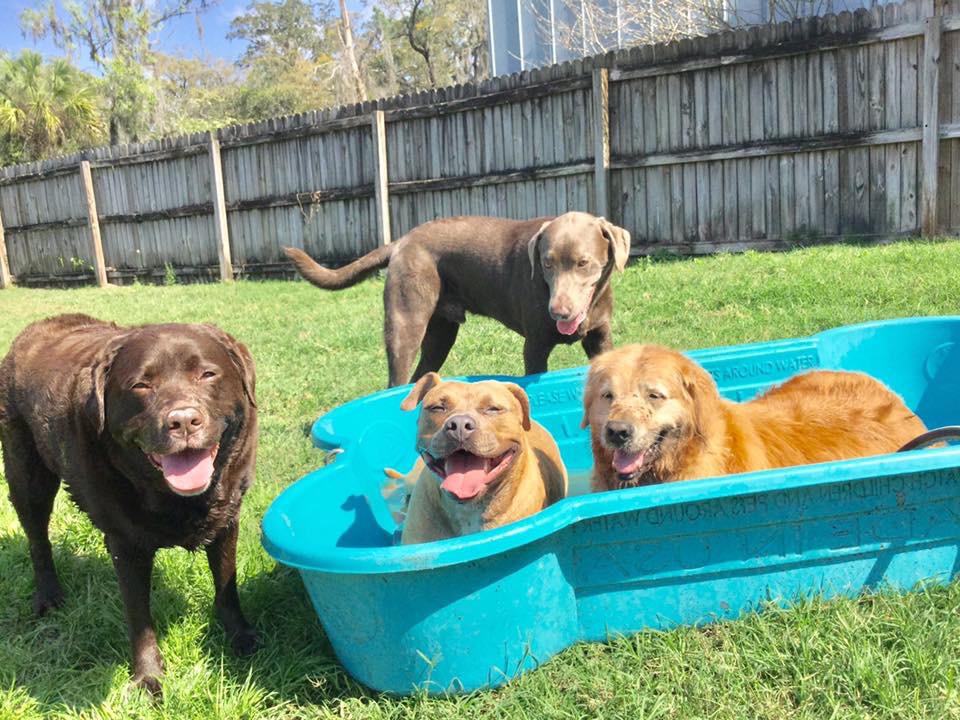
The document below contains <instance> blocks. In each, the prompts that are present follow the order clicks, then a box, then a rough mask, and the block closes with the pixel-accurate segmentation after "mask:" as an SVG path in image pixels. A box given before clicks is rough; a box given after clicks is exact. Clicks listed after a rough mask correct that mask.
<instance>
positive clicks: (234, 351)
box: [201, 323, 257, 407]
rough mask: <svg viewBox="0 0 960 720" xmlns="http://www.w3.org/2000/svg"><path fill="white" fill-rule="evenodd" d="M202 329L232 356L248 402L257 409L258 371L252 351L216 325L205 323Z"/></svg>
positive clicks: (231, 358) (231, 359)
mask: <svg viewBox="0 0 960 720" xmlns="http://www.w3.org/2000/svg"><path fill="white" fill-rule="evenodd" d="M201 327H203V328H204V329H205V330H206V331H207V332H208V333H210V334H211V335H212V336H213V337H214V339H215V340H216V341H217V342H218V343H220V344H221V345H222V346H223V348H224V349H225V350H226V351H227V355H229V356H230V361H231V362H232V363H233V365H234V367H235V368H236V369H237V372H239V373H240V378H241V380H242V382H243V394H244V395H246V396H247V401H248V402H249V403H250V405H251V406H252V407H256V406H257V401H256V389H257V388H256V385H257V376H256V369H255V367H254V363H253V356H252V355H251V354H250V351H249V350H247V346H246V345H244V344H243V343H242V342H240V341H239V340H237V339H236V338H234V337H233V336H232V335H230V334H229V333H226V332H224V331H223V330H221V329H220V328H218V327H217V326H216V325H210V324H209V323H204V324H203V325H201Z"/></svg>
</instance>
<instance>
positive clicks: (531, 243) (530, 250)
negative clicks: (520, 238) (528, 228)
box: [527, 220, 553, 280]
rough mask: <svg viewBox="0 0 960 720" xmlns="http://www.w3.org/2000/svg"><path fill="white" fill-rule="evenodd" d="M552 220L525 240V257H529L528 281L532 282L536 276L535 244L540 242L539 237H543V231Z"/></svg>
mask: <svg viewBox="0 0 960 720" xmlns="http://www.w3.org/2000/svg"><path fill="white" fill-rule="evenodd" d="M551 222H553V221H552V220H547V221H546V222H545V223H543V225H541V226H540V229H539V230H537V231H536V232H535V233H534V234H533V237H532V238H530V239H529V240H527V255H528V256H529V257H530V279H531V280H533V278H535V277H536V276H537V243H539V242H540V236H541V235H543V231H544V230H546V229H547V225H549V224H550V223H551Z"/></svg>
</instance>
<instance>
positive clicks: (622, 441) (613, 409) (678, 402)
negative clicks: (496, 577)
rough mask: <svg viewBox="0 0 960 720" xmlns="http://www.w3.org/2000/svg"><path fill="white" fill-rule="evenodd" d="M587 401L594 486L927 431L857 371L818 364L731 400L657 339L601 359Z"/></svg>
mask: <svg viewBox="0 0 960 720" xmlns="http://www.w3.org/2000/svg"><path fill="white" fill-rule="evenodd" d="M583 402H584V417H583V427H587V426H588V425H589V426H590V428H591V442H592V446H593V459H594V468H593V476H592V478H591V489H592V490H593V491H594V492H597V491H601V490H612V489H617V488H625V487H636V486H639V485H651V484H655V483H664V482H674V481H676V480H693V479H696V478H705V477H714V476H717V475H728V474H733V473H741V472H750V471H754V470H768V469H771V468H781V467H788V466H791V465H803V464H807V463H819V462H827V461H831V460H845V459H849V458H857V457H865V456H868V455H880V454H883V453H890V452H895V451H896V450H897V449H898V448H900V447H901V446H902V445H903V444H904V443H906V442H907V441H908V440H911V439H912V438H914V437H916V436H917V435H920V434H921V433H923V432H925V430H926V428H925V427H924V425H923V422H921V420H920V419H919V418H918V417H917V416H916V415H914V414H913V413H912V412H911V411H910V409H909V408H907V406H906V405H904V403H903V401H902V400H901V399H900V398H899V397H898V396H897V395H896V394H894V393H893V392H891V391H890V390H889V389H888V388H887V387H886V386H885V385H883V384H882V383H881V382H879V381H877V380H875V379H874V378H871V377H869V376H867V375H864V374H861V373H854V372H836V371H827V370H815V371H811V372H807V373H804V374H801V375H797V376H795V377H793V378H791V379H790V380H788V381H787V382H785V383H783V384H782V385H779V386H777V387H774V388H772V389H770V390H768V391H767V392H765V393H763V394H762V395H760V396H759V397H757V398H755V399H753V400H750V401H748V402H744V403H735V402H730V401H727V400H724V399H722V398H721V397H720V394H719V392H718V391H717V386H716V384H715V383H714V381H713V378H711V377H710V375H709V374H708V373H707V372H706V371H705V370H704V369H703V368H702V367H700V366H699V365H697V363H695V362H694V361H692V360H690V359H689V358H687V357H685V356H684V355H682V354H680V353H679V352H676V351H674V350H671V349H669V348H665V347H660V346H657V345H628V346H625V347H621V348H618V349H616V350H611V351H610V352H607V353H604V354H602V355H600V356H598V357H597V358H595V359H594V361H593V363H592V364H591V366H590V372H589V374H588V376H587V384H586V390H585V393H584V400H583Z"/></svg>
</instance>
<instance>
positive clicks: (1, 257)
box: [0, 215, 13, 289]
mask: <svg viewBox="0 0 960 720" xmlns="http://www.w3.org/2000/svg"><path fill="white" fill-rule="evenodd" d="M12 285H13V278H12V277H11V275H10V265H9V264H8V263H7V241H6V239H5V238H4V235H3V215H0V289H2V288H8V287H11V286H12Z"/></svg>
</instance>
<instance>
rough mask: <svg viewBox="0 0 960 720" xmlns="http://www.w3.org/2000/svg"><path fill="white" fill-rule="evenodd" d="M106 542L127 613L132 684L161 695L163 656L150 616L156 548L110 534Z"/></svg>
mask: <svg viewBox="0 0 960 720" xmlns="http://www.w3.org/2000/svg"><path fill="white" fill-rule="evenodd" d="M106 543H107V550H108V551H109V552H110V557H111V559H112V560H113V567H114V569H115V570H116V571H117V581H118V582H119V584H120V595H121V597H122V598H123V609H124V611H125V613H126V616H127V633H128V635H129V636H130V649H131V651H132V652H133V683H134V684H135V685H137V686H139V687H142V688H144V689H145V690H148V691H149V692H151V693H152V694H154V695H159V694H160V678H161V677H162V676H163V658H162V657H161V655H160V648H158V647H157V635H156V633H155V632H154V630H153V619H152V618H151V617H150V573H151V572H152V570H153V556H154V554H155V551H154V550H153V549H145V548H140V547H134V546H132V545H128V544H127V543H124V542H123V541H122V540H118V539H116V538H111V537H107V538H106Z"/></svg>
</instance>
